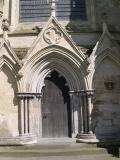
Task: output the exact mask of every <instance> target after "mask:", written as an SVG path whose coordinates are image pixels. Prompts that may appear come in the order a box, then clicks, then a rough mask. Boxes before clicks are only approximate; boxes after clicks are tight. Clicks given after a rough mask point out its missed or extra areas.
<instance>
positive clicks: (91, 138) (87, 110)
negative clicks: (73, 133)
mask: <svg viewBox="0 0 120 160" xmlns="http://www.w3.org/2000/svg"><path fill="white" fill-rule="evenodd" d="M79 93H80V95H81V96H82V104H83V109H82V110H81V113H83V114H81V116H82V118H81V119H83V123H81V124H83V125H82V126H81V127H83V130H82V133H81V130H80V133H78V135H77V142H91V143H92V142H93V143H95V142H98V140H97V139H96V136H95V135H94V134H93V132H92V117H91V116H92V108H93V104H92V96H93V93H94V91H93V90H82V91H79Z"/></svg>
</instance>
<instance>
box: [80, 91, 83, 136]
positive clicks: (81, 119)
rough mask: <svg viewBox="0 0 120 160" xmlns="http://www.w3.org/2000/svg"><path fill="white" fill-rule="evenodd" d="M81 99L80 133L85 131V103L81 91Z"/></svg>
mask: <svg viewBox="0 0 120 160" xmlns="http://www.w3.org/2000/svg"><path fill="white" fill-rule="evenodd" d="M79 99H80V101H79V102H80V133H84V123H83V118H84V117H83V103H82V101H83V100H82V94H80V93H79Z"/></svg>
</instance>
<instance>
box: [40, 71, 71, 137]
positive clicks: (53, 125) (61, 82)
mask: <svg viewBox="0 0 120 160" xmlns="http://www.w3.org/2000/svg"><path fill="white" fill-rule="evenodd" d="M44 83H45V86H44V87H43V89H42V94H43V96H42V137H71V111H70V97H69V87H68V85H67V81H66V79H65V78H64V77H63V76H60V75H59V73H58V72H57V71H55V70H54V71H52V72H51V73H50V74H49V75H48V76H47V77H46V78H45V80H44Z"/></svg>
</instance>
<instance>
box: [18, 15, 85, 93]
mask: <svg viewBox="0 0 120 160" xmlns="http://www.w3.org/2000/svg"><path fill="white" fill-rule="evenodd" d="M85 59H86V57H85V55H84V54H83V53H82V51H81V50H80V51H79V50H78V48H77V46H76V45H75V43H74V42H73V40H72V39H71V38H70V37H69V35H68V34H67V32H66V31H65V30H64V29H63V28H62V27H61V25H60V24H59V22H58V21H57V20H56V19H55V18H54V17H51V18H50V19H49V21H48V23H47V24H46V26H45V27H44V28H43V30H42V31H41V33H40V34H39V35H38V37H37V39H36V40H35V42H34V43H33V45H32V47H31V48H30V50H29V51H28V53H27V55H26V57H25V59H24V66H23V67H22V69H21V71H20V72H22V74H23V75H24V77H23V79H22V84H23V90H24V91H29V92H30V91H32V92H33V91H34V92H36V89H35V88H36V87H34V85H37V84H35V83H37V81H38V79H39V80H40V81H41V83H43V81H44V78H45V76H47V74H49V73H50V72H52V71H53V70H57V71H58V72H59V73H60V74H61V75H63V76H64V77H65V78H66V80H68V79H69V80H68V81H69V84H72V85H70V86H71V88H70V89H71V90H73V89H74V90H77V89H78V90H80V89H85V88H87V81H86V78H85V77H86V76H85V75H86V74H87V73H86V67H87V65H88V64H87V62H86V61H85ZM46 70H47V72H46ZM43 74H44V75H43ZM40 77H41V78H40ZM26 84H27V86H26ZM73 84H74V87H73ZM31 86H32V88H34V89H30V88H31ZM28 88H29V89H28Z"/></svg>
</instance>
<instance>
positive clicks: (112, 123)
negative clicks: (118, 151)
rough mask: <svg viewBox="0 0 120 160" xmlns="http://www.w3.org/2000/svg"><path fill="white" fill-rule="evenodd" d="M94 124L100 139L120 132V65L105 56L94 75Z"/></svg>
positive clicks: (113, 136)
mask: <svg viewBox="0 0 120 160" xmlns="http://www.w3.org/2000/svg"><path fill="white" fill-rule="evenodd" d="M93 84H94V89H95V101H94V108H93V113H92V126H93V130H94V132H95V134H96V136H97V138H98V139H101V138H105V139H109V138H117V136H119V134H120V66H119V65H118V64H117V63H115V62H114V61H113V60H112V59H110V58H109V57H107V58H105V59H104V60H103V61H102V62H101V64H100V66H99V67H98V69H97V70H96V73H95V75H94V81H93Z"/></svg>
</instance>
